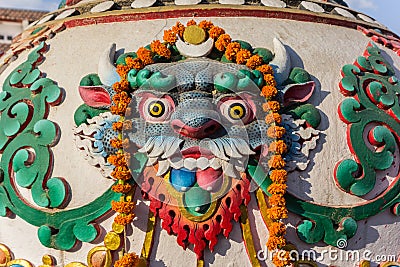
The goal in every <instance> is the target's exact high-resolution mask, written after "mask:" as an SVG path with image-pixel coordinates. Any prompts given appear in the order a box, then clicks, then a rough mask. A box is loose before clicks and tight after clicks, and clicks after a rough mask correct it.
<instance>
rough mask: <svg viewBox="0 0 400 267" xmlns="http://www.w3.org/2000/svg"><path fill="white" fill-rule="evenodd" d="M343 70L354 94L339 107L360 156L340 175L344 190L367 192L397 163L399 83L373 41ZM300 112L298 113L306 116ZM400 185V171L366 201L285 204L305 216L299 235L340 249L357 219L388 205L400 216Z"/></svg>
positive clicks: (344, 85) (291, 199) (346, 90)
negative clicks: (353, 203) (346, 203)
mask: <svg viewBox="0 0 400 267" xmlns="http://www.w3.org/2000/svg"><path fill="white" fill-rule="evenodd" d="M342 73H343V79H342V81H341V83H340V89H341V92H342V93H343V94H344V95H345V96H348V97H349V98H347V99H346V100H344V101H343V102H342V103H341V104H340V105H339V116H340V118H341V119H342V120H343V121H344V122H345V123H346V124H348V125H349V128H348V142H349V147H350V149H351V152H352V154H353V155H354V157H355V160H353V159H346V160H343V161H341V162H339V164H338V165H337V168H336V170H335V176H336V180H337V184H338V185H339V186H340V187H341V189H343V190H344V191H346V192H348V193H352V194H355V195H359V196H362V195H365V194H367V193H368V192H370V191H371V190H372V189H373V188H374V186H375V180H376V171H377V170H386V169H388V168H389V167H391V166H392V163H393V161H394V156H393V153H394V152H395V149H396V147H397V144H398V139H397V137H398V136H399V134H400V124H399V121H400V120H399V117H398V116H397V114H400V113H398V111H399V102H398V94H399V93H400V85H399V84H398V81H397V79H396V77H394V76H393V75H394V70H393V68H392V67H391V66H390V65H389V64H388V63H387V62H386V61H385V59H384V58H383V57H382V56H381V55H380V51H379V49H378V47H376V46H375V45H374V44H372V43H371V44H370V45H369V46H368V48H367V51H366V53H365V56H364V57H359V58H358V59H357V61H356V62H355V63H354V65H346V66H344V67H343V70H342ZM301 114H302V112H300V113H299V114H297V116H300V117H301V118H304V117H302V116H301ZM304 119H305V118H304ZM366 142H368V143H369V144H367V143H366ZM249 173H250V174H252V172H249ZM253 173H254V172H253ZM258 175H259V176H262V175H260V174H258ZM265 177H267V175H266V174H265ZM267 179H269V178H268V177H267ZM264 183H265V181H264ZM399 188H400V178H399V175H397V176H396V179H395V180H394V181H393V182H392V183H391V185H390V186H388V188H387V189H386V190H385V191H384V192H383V193H382V194H380V195H379V196H377V197H376V198H374V199H372V200H369V201H367V202H364V203H360V204H355V205H347V206H334V207H333V206H325V205H321V204H317V203H312V202H307V201H303V200H301V199H299V198H297V197H296V196H294V195H292V194H290V193H287V194H286V204H287V207H288V210H289V211H291V212H293V213H296V214H298V215H300V216H302V217H303V218H304V220H302V221H301V222H300V223H299V224H298V226H297V234H298V236H299V238H300V239H302V240H303V241H304V242H307V243H316V242H319V241H324V242H325V243H327V244H330V245H333V246H338V247H341V244H340V242H342V241H346V240H347V239H349V238H351V237H352V236H354V235H355V233H356V231H357V221H360V220H364V219H367V218H369V217H371V216H374V215H376V214H378V213H380V212H382V211H384V210H386V209H388V208H391V209H392V212H393V213H394V214H395V215H398V214H399V202H400V190H399ZM264 191H265V190H264ZM265 193H267V192H265Z"/></svg>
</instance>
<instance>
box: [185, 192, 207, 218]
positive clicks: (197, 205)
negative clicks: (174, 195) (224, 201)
mask: <svg viewBox="0 0 400 267" xmlns="http://www.w3.org/2000/svg"><path fill="white" fill-rule="evenodd" d="M183 201H184V207H185V208H186V209H187V210H188V211H189V212H190V213H191V214H193V215H195V216H201V215H204V214H205V213H206V212H207V210H208V209H209V208H210V205H211V194H210V192H208V191H206V190H203V189H202V188H201V187H198V186H194V187H192V188H190V189H189V190H188V191H187V192H185V193H183Z"/></svg>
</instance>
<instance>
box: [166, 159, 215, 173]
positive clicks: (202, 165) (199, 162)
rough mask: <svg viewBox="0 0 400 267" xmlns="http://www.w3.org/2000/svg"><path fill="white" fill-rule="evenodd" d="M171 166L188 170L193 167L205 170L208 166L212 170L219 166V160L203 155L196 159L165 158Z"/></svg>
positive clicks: (193, 168)
mask: <svg viewBox="0 0 400 267" xmlns="http://www.w3.org/2000/svg"><path fill="white" fill-rule="evenodd" d="M167 160H168V162H169V163H170V165H171V167H172V168H174V169H181V168H186V169H188V170H190V171H192V170H195V169H200V170H205V169H207V168H209V167H211V168H213V169H214V170H218V169H219V168H221V166H222V165H221V160H219V159H217V158H212V159H208V158H205V157H200V158H198V159H194V158H185V159H183V158H169V159H167Z"/></svg>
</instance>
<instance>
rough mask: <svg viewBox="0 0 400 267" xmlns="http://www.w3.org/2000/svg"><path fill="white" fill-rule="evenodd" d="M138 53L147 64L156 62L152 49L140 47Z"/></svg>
mask: <svg viewBox="0 0 400 267" xmlns="http://www.w3.org/2000/svg"><path fill="white" fill-rule="evenodd" d="M136 54H137V56H138V58H139V59H140V60H141V61H142V62H143V64H144V65H145V66H146V65H149V64H153V63H154V61H153V55H152V53H151V51H150V50H148V49H146V48H144V47H140V48H139V49H138V51H137V52H136Z"/></svg>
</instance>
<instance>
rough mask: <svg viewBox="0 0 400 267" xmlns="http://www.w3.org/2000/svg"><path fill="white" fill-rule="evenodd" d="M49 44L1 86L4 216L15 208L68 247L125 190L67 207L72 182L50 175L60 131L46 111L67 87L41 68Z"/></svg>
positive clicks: (0, 205) (45, 240) (0, 200)
mask: <svg viewBox="0 0 400 267" xmlns="http://www.w3.org/2000/svg"><path fill="white" fill-rule="evenodd" d="M46 49H47V47H46V45H45V43H41V44H40V45H39V46H38V47H37V48H36V49H35V50H33V51H32V52H31V53H30V54H29V56H28V59H27V61H26V62H24V63H22V64H21V65H20V66H18V67H17V68H16V69H15V70H14V71H13V72H12V73H11V74H10V75H9V77H8V78H7V79H6V80H5V82H4V85H3V91H2V92H0V114H1V116H0V152H1V153H2V157H1V162H0V216H7V215H9V214H10V212H11V213H14V214H16V215H17V216H18V217H20V218H22V219H23V220H25V221H26V222H27V223H29V224H31V225H34V226H37V227H39V229H38V237H39V240H40V242H41V243H42V244H43V245H44V246H47V247H51V248H55V249H60V250H69V249H71V248H73V247H74V245H75V244H76V242H77V241H82V242H91V241H93V240H94V239H95V238H96V237H97V236H98V234H99V233H98V230H97V227H96V226H95V224H96V220H97V219H98V218H100V217H102V216H104V215H105V213H107V212H108V211H110V209H111V201H112V200H118V199H119V198H120V194H117V193H115V192H113V191H111V190H110V189H109V190H107V191H106V192H104V193H103V194H102V195H101V196H100V197H98V198H97V199H95V200H94V201H93V202H91V203H88V204H87V205H84V206H82V207H79V208H75V209H70V210H62V208H63V207H65V205H66V204H67V200H68V197H69V196H68V194H69V190H67V188H68V185H67V182H66V180H64V179H63V178H61V177H52V176H51V174H52V164H53V155H52V152H51V147H53V146H55V145H56V144H57V142H58V140H59V138H60V136H61V132H60V129H59V127H58V126H57V124H56V123H54V122H52V121H50V120H48V119H47V116H48V114H49V112H50V108H51V106H55V105H58V104H60V103H61V101H62V99H63V97H64V91H63V90H62V89H61V88H59V87H58V85H57V84H56V83H55V82H54V81H53V80H51V79H49V78H44V75H43V74H42V73H41V71H40V70H39V69H38V65H40V63H41V62H42V61H43V55H42V54H43V53H44V52H45V51H46ZM138 162H139V164H138V170H142V168H143V166H144V165H145V161H144V160H143V159H139V160H138ZM138 173H139V171H138ZM16 185H18V186H20V187H24V188H28V189H30V190H31V194H32V199H33V201H34V202H35V204H36V205H38V206H39V207H41V208H35V207H34V206H33V205H28V204H27V200H24V199H22V196H21V194H20V193H19V192H18V188H17V187H16ZM52 208H58V210H57V211H53V210H52Z"/></svg>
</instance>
